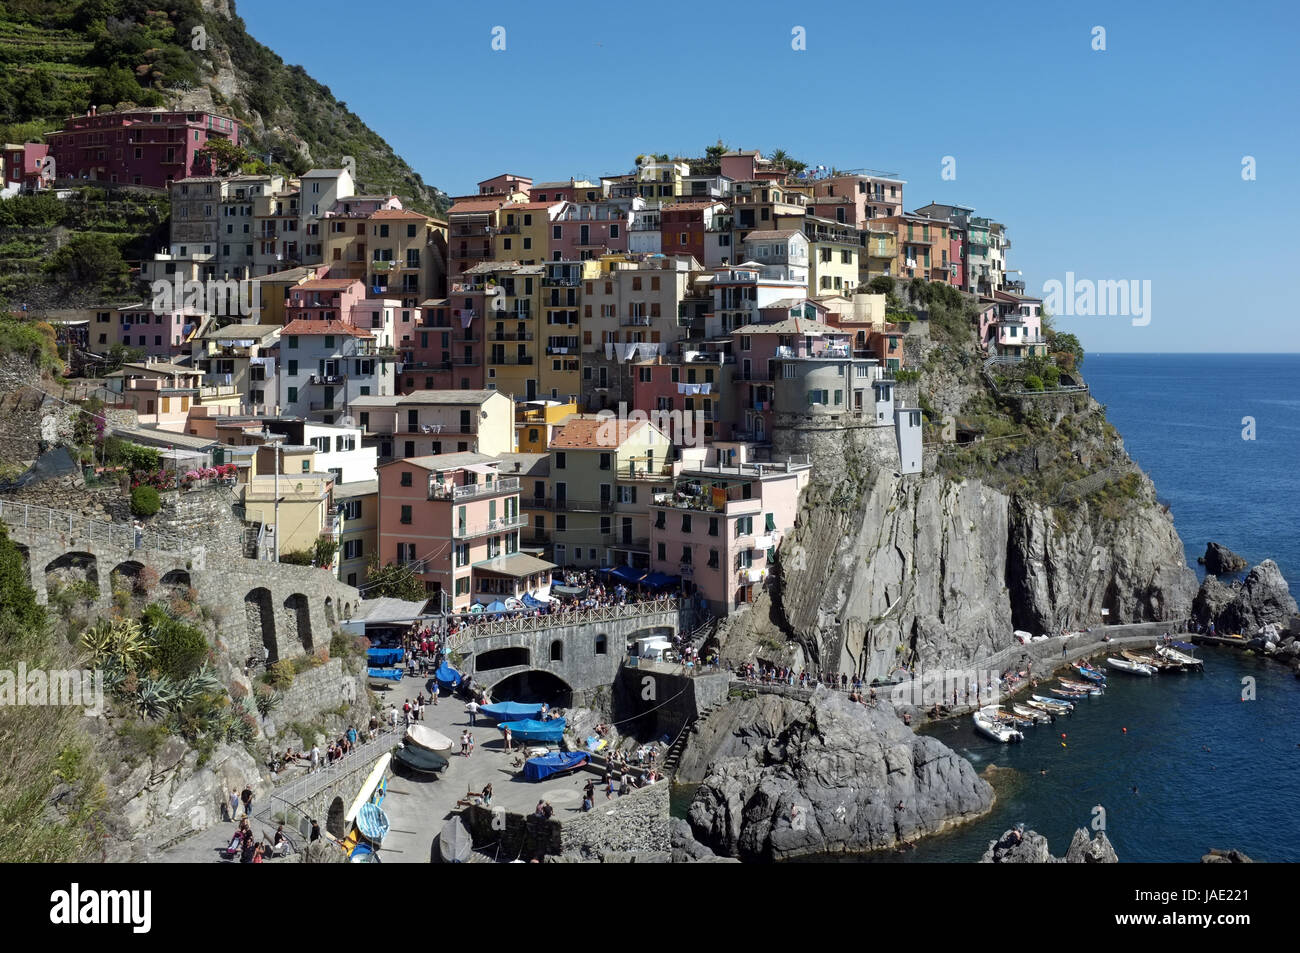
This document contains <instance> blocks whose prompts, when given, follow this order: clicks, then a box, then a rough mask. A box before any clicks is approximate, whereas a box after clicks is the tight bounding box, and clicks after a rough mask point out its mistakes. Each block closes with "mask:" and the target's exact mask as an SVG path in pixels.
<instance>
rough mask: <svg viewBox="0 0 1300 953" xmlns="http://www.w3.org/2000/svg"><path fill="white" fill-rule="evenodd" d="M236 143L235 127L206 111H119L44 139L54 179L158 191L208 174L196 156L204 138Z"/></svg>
mask: <svg viewBox="0 0 1300 953" xmlns="http://www.w3.org/2000/svg"><path fill="white" fill-rule="evenodd" d="M215 138H219V139H228V140H229V141H230V142H232V143H234V144H235V145H238V144H239V123H238V122H236V121H235V120H234V119H229V118H227V117H225V116H218V115H216V114H215V113H208V112H201V111H199V112H180V111H177V112H170V111H168V110H165V109H125V110H123V111H121V112H105V113H97V112H96V111H95V110H94V109H91V111H90V112H88V113H87V114H86V115H84V116H73V117H71V118H69V119H68V120H67V121H66V122H64V124H63V129H62V131H60V132H52V133H50V134H49V135H47V136H46V139H47V140H48V141H49V146H50V153H51V154H52V155H53V156H54V162H55V173H56V175H57V176H58V178H60V179H89V180H92V181H98V182H117V183H119V184H121V185H143V186H148V187H149V188H155V189H163V188H166V187H167V186H168V185H170V184H171V183H172V182H178V181H180V180H181V179H185V178H189V177H190V176H194V175H210V174H211V172H212V170H211V169H209V168H208V165H207V163H206V162H204V161H202V160H201V159H199V157H198V153H199V150H200V149H202V148H203V147H204V146H205V145H206V144H207V142H208V140H209V139H215Z"/></svg>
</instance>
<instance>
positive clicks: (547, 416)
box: [515, 400, 578, 453]
mask: <svg viewBox="0 0 1300 953" xmlns="http://www.w3.org/2000/svg"><path fill="white" fill-rule="evenodd" d="M577 412H578V402H577V401H576V400H569V401H560V400H531V401H526V402H523V403H518V404H515V450H516V451H517V452H518V453H545V452H546V451H547V450H548V449H550V446H551V437H552V435H553V434H554V433H555V429H556V428H557V427H559V426H560V425H561V424H563V423H564V421H565V420H566V419H567V418H569V417H572V416H573V415H574V414H576V413H577Z"/></svg>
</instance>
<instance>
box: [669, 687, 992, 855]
mask: <svg viewBox="0 0 1300 953" xmlns="http://www.w3.org/2000/svg"><path fill="white" fill-rule="evenodd" d="M728 716H729V717H730V719H731V731H730V734H731V735H732V737H733V740H734V745H733V746H732V747H731V748H729V749H728V748H725V747H724V748H723V749H722V750H721V751H720V754H721V756H719V757H715V758H713V759H712V767H711V769H710V771H709V774H708V776H707V777H706V778H705V779H704V781H703V783H702V784H701V785H700V787H699V788H698V789H697V791H696V793H695V797H694V800H693V801H692V802H691V806H690V811H689V816H688V820H689V823H690V826H691V828H692V831H693V832H694V835H695V839H696V840H697V841H698V842H699V843H700V844H702V845H704V846H705V847H707V848H708V849H709V850H711V851H713V852H715V853H716V854H718V855H721V856H724V857H739V858H740V859H742V860H781V859H788V858H791V857H797V856H800V855H808V854H820V853H825V852H828V851H843V852H865V851H872V850H880V849H884V848H890V847H894V846H897V845H900V844H902V843H904V842H907V841H911V840H914V839H916V838H918V837H922V836H924V835H926V834H933V833H937V832H938V831H941V830H944V829H945V828H947V827H950V826H952V825H954V824H959V823H961V822H962V821H965V820H969V819H971V818H973V817H976V816H978V815H980V814H982V813H984V812H985V811H987V810H988V809H989V808H990V807H991V806H992V803H993V789H992V788H991V787H990V786H989V784H988V782H986V781H984V780H983V779H982V778H980V777H979V776H978V775H976V773H975V768H974V767H973V766H972V765H971V763H970V762H969V761H967V760H966V759H965V758H963V757H961V756H960V755H957V754H955V753H953V752H952V751H950V750H949V749H948V748H946V747H945V746H944V745H943V744H941V743H940V742H938V741H937V740H935V739H933V738H930V737H926V736H924V735H917V734H915V733H914V732H913V731H912V730H911V729H910V728H908V727H906V726H905V725H904V724H903V722H902V721H901V720H900V719H899V717H898V716H897V715H896V714H895V713H894V710H893V708H892V707H890V706H889V704H888V703H884V702H882V703H880V704H879V705H877V706H875V707H867V706H865V705H861V704H858V703H856V702H850V701H849V700H848V699H847V697H845V696H843V695H840V694H838V693H835V692H830V691H827V690H826V689H819V690H818V691H817V692H816V693H814V694H813V697H812V698H811V699H810V700H809V702H808V703H806V704H805V703H803V702H798V701H793V700H791V699H787V698H781V697H779V696H774V695H766V694H764V695H759V696H757V697H755V698H752V699H748V700H744V701H740V702H737V703H736V704H734V705H733V706H732V707H731V709H730V711H729V712H728ZM715 740H716V739H715ZM728 751H734V752H736V753H734V754H730V755H728ZM676 836H679V835H676ZM674 847H675V849H677V850H683V849H684V848H683V845H682V844H681V842H680V840H678V842H677V843H675V844H674ZM688 853H694V854H701V855H704V856H707V854H705V852H702V851H694V852H690V851H688Z"/></svg>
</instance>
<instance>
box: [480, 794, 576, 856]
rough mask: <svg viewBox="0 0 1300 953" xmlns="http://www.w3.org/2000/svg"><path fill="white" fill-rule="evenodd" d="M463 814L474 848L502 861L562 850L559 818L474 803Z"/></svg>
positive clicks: (544, 854)
mask: <svg viewBox="0 0 1300 953" xmlns="http://www.w3.org/2000/svg"><path fill="white" fill-rule="evenodd" d="M461 817H462V818H463V819H464V820H465V823H466V825H467V826H468V827H469V832H470V836H471V837H472V838H473V839H474V849H475V850H487V851H489V852H491V853H493V854H495V856H497V857H498V858H500V859H502V860H514V859H515V858H519V859H521V860H533V859H537V860H540V859H541V858H543V857H544V856H546V855H547V854H558V853H559V852H560V849H561V842H560V828H561V824H560V822H559V821H557V820H554V819H552V820H549V821H546V820H543V819H542V818H540V817H536V816H534V815H532V814H511V813H509V812H506V811H496V812H494V811H492V810H490V809H488V808H486V807H481V806H479V805H472V806H470V807H467V808H465V811H464V813H463V814H462V815H461Z"/></svg>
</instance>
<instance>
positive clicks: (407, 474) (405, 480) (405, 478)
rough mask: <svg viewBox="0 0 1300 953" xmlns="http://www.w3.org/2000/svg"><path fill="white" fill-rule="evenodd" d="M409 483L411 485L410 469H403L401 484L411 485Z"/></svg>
mask: <svg viewBox="0 0 1300 953" xmlns="http://www.w3.org/2000/svg"><path fill="white" fill-rule="evenodd" d="M411 485H412V484H411V471H410V470H403V471H402V486H411Z"/></svg>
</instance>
